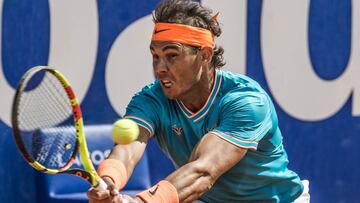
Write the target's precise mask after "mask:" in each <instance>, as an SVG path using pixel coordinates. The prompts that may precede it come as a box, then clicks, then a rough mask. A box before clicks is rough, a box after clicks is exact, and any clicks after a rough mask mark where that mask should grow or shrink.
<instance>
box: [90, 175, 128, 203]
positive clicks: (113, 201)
mask: <svg viewBox="0 0 360 203" xmlns="http://www.w3.org/2000/svg"><path fill="white" fill-rule="evenodd" d="M103 180H104V182H105V183H106V184H107V186H108V187H107V190H101V189H98V188H94V187H92V188H90V189H89V190H88V192H87V196H88V197H89V203H117V202H118V200H117V199H118V197H117V196H118V195H119V191H118V190H117V189H116V187H115V185H114V182H113V181H112V180H111V178H109V177H103ZM120 202H121V201H120Z"/></svg>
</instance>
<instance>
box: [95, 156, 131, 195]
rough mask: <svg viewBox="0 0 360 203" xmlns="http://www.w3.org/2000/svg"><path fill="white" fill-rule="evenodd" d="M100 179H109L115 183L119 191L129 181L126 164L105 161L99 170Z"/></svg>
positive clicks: (116, 161)
mask: <svg viewBox="0 0 360 203" xmlns="http://www.w3.org/2000/svg"><path fill="white" fill-rule="evenodd" d="M98 174H99V176H100V177H109V178H111V180H112V181H113V182H114V184H115V186H116V188H117V189H119V190H120V189H122V188H123V187H124V186H125V184H126V182H127V180H128V177H127V171H126V168H125V166H124V164H123V163H122V162H121V161H119V160H117V159H105V160H104V161H102V162H101V163H100V165H99V168H98Z"/></svg>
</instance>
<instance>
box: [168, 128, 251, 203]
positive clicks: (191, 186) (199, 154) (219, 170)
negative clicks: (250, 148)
mask: <svg viewBox="0 0 360 203" xmlns="http://www.w3.org/2000/svg"><path fill="white" fill-rule="evenodd" d="M246 152H247V149H244V148H240V147H237V146H235V145H233V144H231V143H229V142H227V141H225V140H223V139H221V138H219V137H218V136H216V135H214V134H211V133H208V134H206V135H205V136H204V137H203V138H202V139H201V141H200V142H199V143H198V145H197V146H196V147H195V148H194V151H193V152H192V154H191V157H190V160H189V163H188V164H186V165H184V166H182V167H180V168H179V169H177V170H176V171H175V172H173V173H172V174H170V175H169V176H168V177H167V178H166V180H168V181H169V182H171V183H172V184H173V185H174V186H175V187H176V189H177V191H178V194H179V199H180V202H192V201H194V200H196V199H198V198H199V197H200V196H201V195H202V194H204V193H205V192H207V191H208V190H209V189H210V188H211V187H212V185H213V184H214V183H215V181H216V180H217V179H218V178H219V177H220V176H221V175H222V174H223V173H225V172H226V171H228V170H229V169H230V168H231V167H233V166H234V165H235V164H236V163H237V162H239V161H240V160H241V159H242V158H243V157H244V156H245V154H246ZM224 155H226V156H224Z"/></svg>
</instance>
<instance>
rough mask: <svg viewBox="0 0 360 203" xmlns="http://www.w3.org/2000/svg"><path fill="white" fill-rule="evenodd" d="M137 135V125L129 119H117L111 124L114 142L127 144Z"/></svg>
mask: <svg viewBox="0 0 360 203" xmlns="http://www.w3.org/2000/svg"><path fill="white" fill-rule="evenodd" d="M138 136H139V126H138V125H137V123H135V122H134V121H132V120H130V119H119V120H117V121H116V122H115V123H114V124H113V128H112V138H113V140H114V142H115V143H116V144H129V143H131V142H133V141H135V140H136V139H137V137H138Z"/></svg>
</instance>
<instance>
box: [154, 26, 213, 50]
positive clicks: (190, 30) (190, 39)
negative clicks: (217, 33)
mask: <svg viewBox="0 0 360 203" xmlns="http://www.w3.org/2000/svg"><path fill="white" fill-rule="evenodd" d="M151 40H152V41H169V42H179V43H182V44H187V45H192V46H198V47H211V48H214V44H215V43H214V35H213V34H212V32H211V31H210V30H207V29H204V28H199V27H194V26H189V25H183V24H175V23H156V24H155V28H154V32H153V35H152V39H151Z"/></svg>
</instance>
